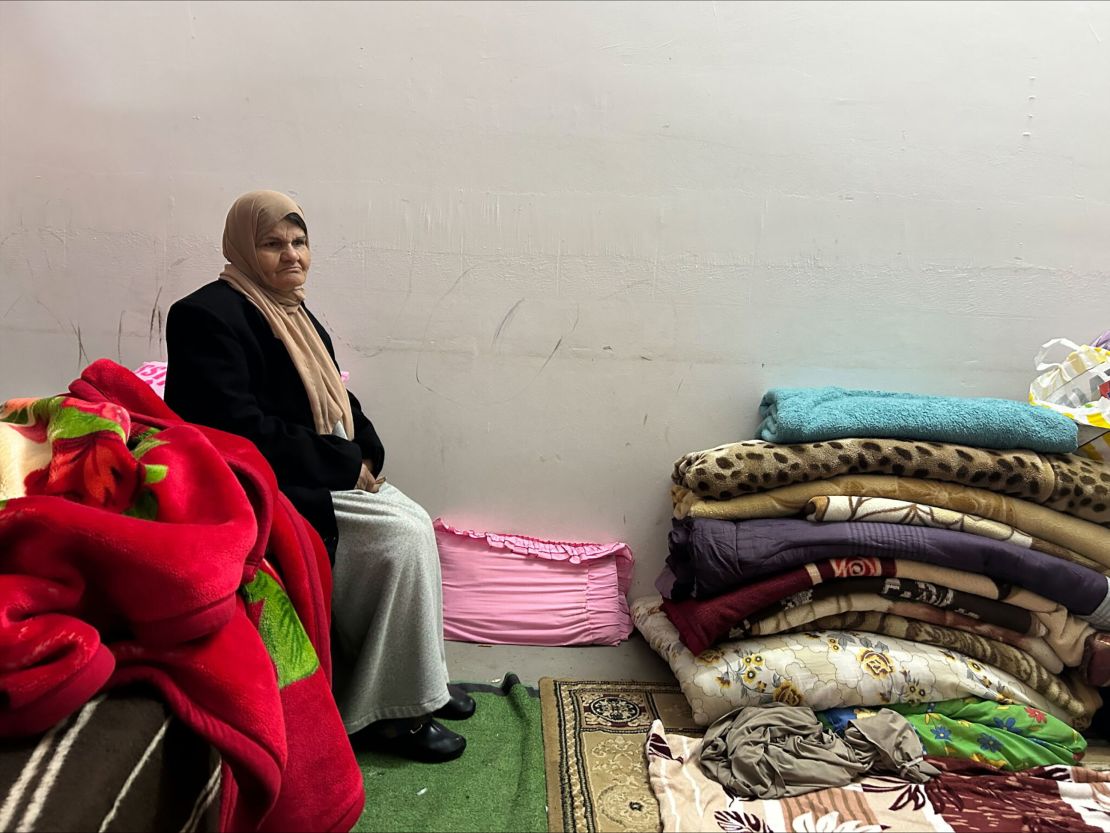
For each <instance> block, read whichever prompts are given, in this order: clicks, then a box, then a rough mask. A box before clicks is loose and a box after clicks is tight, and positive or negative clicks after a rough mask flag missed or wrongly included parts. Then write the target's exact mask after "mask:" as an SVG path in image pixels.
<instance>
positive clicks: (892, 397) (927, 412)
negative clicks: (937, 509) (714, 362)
mask: <svg viewBox="0 0 1110 833" xmlns="http://www.w3.org/2000/svg"><path fill="white" fill-rule="evenodd" d="M759 415H760V416H761V417H763V422H762V423H760V426H759V436H760V437H762V438H763V439H765V440H767V441H768V442H772V443H802V442H816V441H821V440H839V439H844V438H845V437H881V438H887V439H898V440H931V441H933V442H942V443H956V444H958V445H970V446H976V447H978V448H1001V449H1006V448H1025V449H1030V450H1032V451H1046V452H1068V451H1075V449H1076V447H1077V441H1076V439H1077V433H1078V432H1077V429H1076V425H1075V423H1074V422H1072V421H1071V420H1070V419H1068V418H1067V417H1066V416H1063V415H1062V414H1058V413H1056V412H1055V411H1050V410H1048V409H1047V408H1038V407H1036V406H1034V405H1029V404H1027V403H1025V402H1015V401H1013V400H1010V399H985V398H983V399H979V398H975V399H971V398H963V397H946V396H918V395H916V394H912V393H887V392H884V391H878V390H844V389H843V388H772V389H771V390H769V391H767V393H765V394H764V395H763V401H762V402H760V403H759Z"/></svg>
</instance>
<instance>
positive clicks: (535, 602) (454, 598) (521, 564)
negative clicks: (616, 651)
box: [434, 518, 632, 645]
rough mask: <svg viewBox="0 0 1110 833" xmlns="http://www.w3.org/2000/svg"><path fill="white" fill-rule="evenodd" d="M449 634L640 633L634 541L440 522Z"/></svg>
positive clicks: (619, 636)
mask: <svg viewBox="0 0 1110 833" xmlns="http://www.w3.org/2000/svg"><path fill="white" fill-rule="evenodd" d="M434 526H435V532H436V541H437V542H438V544H439V560H440V565H441V567H442V569H443V632H444V636H445V637H446V638H447V639H454V640H458V641H461V642H486V643H496V644H503V645H617V644H619V643H620V642H621V641H622V640H624V639H627V638H628V636H629V634H631V633H632V617H631V616H630V614H629V610H628V600H627V599H626V598H625V594H626V593H627V592H628V586H629V583H630V582H631V580H632V552H631V551H630V550H629V548H628V545H627V544H622V543H619V542H617V543H612V544H589V543H571V542H567V541H544V540H541V539H539V538H530V537H528V536H525V535H508V534H500V533H496V532H478V531H475V530H470V529H456V528H454V527H452V526H449V525H448V524H446V523H444V522H443V520H442V519H440V518H436V520H435V524H434Z"/></svg>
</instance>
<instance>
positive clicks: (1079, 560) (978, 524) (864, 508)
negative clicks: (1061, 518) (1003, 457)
mask: <svg viewBox="0 0 1110 833" xmlns="http://www.w3.org/2000/svg"><path fill="white" fill-rule="evenodd" d="M802 511H803V512H804V513H805V516H806V519H807V520H810V521H817V522H829V521H831V522H843V521H855V522H858V523H885V524H905V525H907V526H927V527H932V528H934V529H948V530H952V531H954V532H966V533H968V534H969V535H978V536H980V537H981V538H993V539H994V540H995V541H1005V542H1007V543H1009V544H1015V545H1017V546H1019V547H1023V548H1025V549H1027V550H1036V551H1037V552H1043V553H1044V554H1045V555H1051V556H1054V557H1055V558H1063V559H1065V560H1067V561H1073V562H1075V563H1076V564H1082V565H1083V566H1084V567H1087V568H1089V569H1092V570H1095V571H1096V572H1099V573H1103V574H1106V573H1110V567H1107V566H1106V565H1104V564H1099V563H1098V562H1097V561H1092V560H1091V559H1089V558H1086V557H1084V556H1082V555H1080V554H1079V553H1077V552H1075V551H1074V550H1069V549H1068V548H1067V547H1061V546H1059V545H1057V544H1053V543H1052V542H1051V541H1045V540H1044V539H1043V538H1037V537H1035V536H1033V535H1029V534H1028V533H1027V532H1025V531H1024V530H1021V529H1015V528H1014V527H1012V526H1009V525H1008V524H1004V523H1000V522H998V521H992V520H990V519H989V518H980V517H979V516H978V515H970V514H968V513H967V512H957V511H956V510H955V509H945V508H944V507H942V506H926V505H925V504H924V503H912V502H910V501H907V500H895V499H894V498H886V497H869V496H867V495H818V496H817V497H815V498H811V499H810V501H809V503H807V504H806V506H805V509H803V510H802Z"/></svg>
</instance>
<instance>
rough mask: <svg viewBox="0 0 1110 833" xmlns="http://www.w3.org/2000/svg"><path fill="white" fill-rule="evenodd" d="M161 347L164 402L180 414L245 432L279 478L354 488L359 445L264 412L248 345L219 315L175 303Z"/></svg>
mask: <svg viewBox="0 0 1110 833" xmlns="http://www.w3.org/2000/svg"><path fill="white" fill-rule="evenodd" d="M166 349H167V357H168V373H167V375H166V404H167V405H169V406H170V407H171V408H173V409H174V411H176V412H177V414H178V415H179V416H181V417H182V418H183V419H185V420H186V421H188V422H196V423H200V424H202V425H209V426H211V427H213V428H218V429H220V430H221V431H227V432H229V433H232V434H238V435H240V436H242V437H246V438H247V439H249V440H250V441H251V442H253V443H254V444H255V445H256V446H257V447H258V450H259V451H260V452H262V456H263V457H265V458H266V460H267V461H268V462H269V463H270V465H271V466H272V467H273V469H274V473H275V474H276V475H277V477H278V480H279V482H281V483H283V484H288V485H295V486H302V487H308V488H312V487H324V488H327V489H328V490H330V491H340V490H343V489H351V488H354V485H355V483H356V482H357V481H358V476H359V473H360V471H361V470H362V456H363V453H362V449H361V448H360V447H359V445H358V444H357V443H356V442H351V441H349V440H344V439H340V438H339V437H335V436H331V435H327V436H325V435H321V434H318V433H317V432H316V431H315V430H313V429H310V428H306V427H305V426H302V425H297V424H294V423H290V422H287V421H285V420H283V419H280V418H279V417H276V416H274V415H273V414H268V413H265V412H264V411H263V410H262V408H261V407H259V404H258V400H257V399H256V398H255V397H254V395H253V394H252V393H251V386H250V372H249V365H248V362H247V353H246V350H245V349H244V346H243V344H242V343H241V341H240V340H239V338H238V337H237V336H236V335H235V333H234V332H233V331H232V329H231V328H230V327H229V326H228V325H227V323H226V322H224V321H223V320H221V319H220V318H219V317H218V316H216V315H214V314H212V313H211V312H210V311H208V310H206V309H204V308H202V307H198V306H192V305H181V304H174V305H173V306H172V307H171V308H170V313H169V316H168V318H167V321H166Z"/></svg>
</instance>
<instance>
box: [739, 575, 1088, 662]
mask: <svg viewBox="0 0 1110 833" xmlns="http://www.w3.org/2000/svg"><path fill="white" fill-rule="evenodd" d="M1027 595H1028V597H1029V598H1031V599H1033V600H1037V602H1036V603H1034V605H1033V607H1035V608H1040V609H1032V610H1031V609H1029V607H1026V606H1023V603H1025V602H1026V599H1025V598H1024V597H1021V596H1016V597H1015V596H1011V597H1010V598H1009V601H1007V602H1001V601H997V600H996V599H991V598H988V597H986V596H977V595H975V594H974V593H966V592H963V591H961V590H954V589H952V588H951V587H945V586H943V585H940V584H936V583H933V582H929V581H917V580H914V579H907V578H900V577H897V576H885V577H884V576H875V577H866V578H845V579H837V580H835V581H829V582H825V583H822V584H818V585H816V586H814V587H812V588H810V589H808V590H803V591H801V592H800V593H795V594H794V595H792V596H787V597H786V598H783V599H780V600H778V601H776V602H772V603H771V604H768V605H766V606H764V608H763V609H762V610H760V611H757V612H756V613H753V614H752V615H751V616H749V617H747V618H746V619H745V620H744V621H742V622H740V623H738V624H736V625H735V626H734V627H732V629H731V630H730V631H729V638H730V639H736V638H739V637H745V636H751V635H756V634H759V635H766V634H768V633H778V632H779V630H781V628H782V627H783V626H784V625H783V623H789V622H791V621H793V620H794V619H795V618H796V617H797V616H798V615H800V614H797V613H796V611H798V610H800V609H803V608H804V609H807V610H810V611H812V610H816V609H818V607H819V606H821V605H825V606H826V607H828V606H831V609H827V610H826V612H825V613H823V614H821V615H828V614H829V613H841V612H843V611H846V610H861V609H867V610H886V609H887V608H886V607H884V606H883V605H882V604H881V601H890V602H917V603H920V604H925V605H928V606H930V607H934V608H937V609H938V610H944V611H948V612H951V613H956V614H959V615H961V616H965V617H967V618H968V619H971V620H974V621H975V622H978V623H981V624H987V625H993V626H994V627H996V628H1002V629H1004V630H1007V631H1012V632H1014V633H1017V634H1020V635H1022V636H1034V637H1039V638H1041V639H1044V641H1045V642H1046V643H1048V645H1049V647H1051V648H1052V650H1053V652H1054V653H1056V654H1057V655H1058V656H1059V657H1060V659H1061V660H1062V661H1063V662H1064V664H1065V665H1068V666H1077V665H1079V664H1080V663H1081V662H1082V660H1083V647H1084V643H1085V642H1086V640H1087V637H1088V636H1090V635H1091V634H1093V633H1094V632H1095V631H1094V628H1092V627H1091V626H1090V625H1089V624H1088V623H1086V622H1084V621H1083V620H1082V619H1077V618H1076V617H1074V616H1072V615H1071V614H1069V613H1068V611H1067V610H1066V609H1065V608H1063V607H1061V606H1060V605H1057V604H1054V603H1052V602H1047V600H1044V599H1041V598H1040V597H1039V596H1035V595H1034V594H1032V593H1028V594H1027ZM872 597H873V598H874V600H875V601H874V605H873V606H869V607H866V608H860V607H859V606H858V605H859V604H861V603H863V602H865V601H867V600H868V599H871V598H872ZM1014 602H1017V603H1016V604H1015V603H1014ZM1040 602H1046V604H1041V603H1040ZM867 603H868V604H870V602H869V601H868V602H867ZM821 609H825V608H821ZM807 615H808V614H807ZM801 621H808V620H801ZM785 626H787V627H789V626H791V625H789V624H788V625H785ZM768 627H772V628H775V629H774V630H767V628H768Z"/></svg>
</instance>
